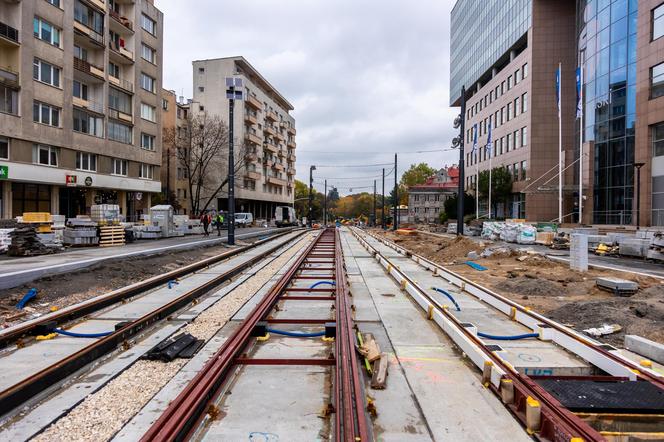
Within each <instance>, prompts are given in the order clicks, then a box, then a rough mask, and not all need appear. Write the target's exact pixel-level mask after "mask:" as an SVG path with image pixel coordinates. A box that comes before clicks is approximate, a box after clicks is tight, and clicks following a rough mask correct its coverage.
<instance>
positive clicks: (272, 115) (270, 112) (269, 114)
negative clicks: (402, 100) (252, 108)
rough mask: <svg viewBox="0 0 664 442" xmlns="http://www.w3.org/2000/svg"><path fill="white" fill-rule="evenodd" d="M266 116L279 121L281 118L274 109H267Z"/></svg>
mask: <svg viewBox="0 0 664 442" xmlns="http://www.w3.org/2000/svg"><path fill="white" fill-rule="evenodd" d="M265 118H267V119H268V120H272V121H277V120H278V119H279V117H278V116H277V114H276V112H274V111H267V113H266V114H265Z"/></svg>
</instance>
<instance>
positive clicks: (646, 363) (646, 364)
mask: <svg viewBox="0 0 664 442" xmlns="http://www.w3.org/2000/svg"><path fill="white" fill-rule="evenodd" d="M639 364H640V365H641V367H646V368H652V361H651V360H649V359H642V360H641V362H639Z"/></svg>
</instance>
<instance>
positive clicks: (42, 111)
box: [32, 101, 60, 127]
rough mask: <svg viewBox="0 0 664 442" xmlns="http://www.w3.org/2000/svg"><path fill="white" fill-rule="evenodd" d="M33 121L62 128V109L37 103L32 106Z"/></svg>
mask: <svg viewBox="0 0 664 442" xmlns="http://www.w3.org/2000/svg"><path fill="white" fill-rule="evenodd" d="M32 121H34V122H35V123H41V124H48V125H49V126H54V127H60V109H59V108H57V107H55V106H51V105H50V104H45V103H41V102H39V101H35V102H34V104H33V105H32Z"/></svg>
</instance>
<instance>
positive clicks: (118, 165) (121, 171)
mask: <svg viewBox="0 0 664 442" xmlns="http://www.w3.org/2000/svg"><path fill="white" fill-rule="evenodd" d="M111 175H119V176H127V160H121V159H119V158H113V170H112V171H111Z"/></svg>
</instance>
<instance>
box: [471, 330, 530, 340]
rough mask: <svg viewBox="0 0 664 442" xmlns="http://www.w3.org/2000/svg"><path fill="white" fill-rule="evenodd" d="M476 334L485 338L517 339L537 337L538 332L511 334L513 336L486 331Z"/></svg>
mask: <svg viewBox="0 0 664 442" xmlns="http://www.w3.org/2000/svg"><path fill="white" fill-rule="evenodd" d="M477 336H479V337H481V338H486V339H495V340H497V341H516V340H519V339H528V338H539V333H525V334H523V335H513V336H497V335H489V334H486V333H482V332H477Z"/></svg>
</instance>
